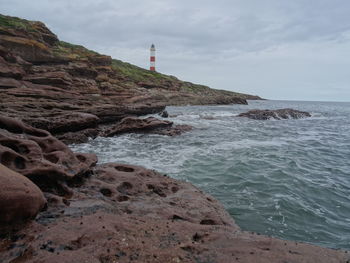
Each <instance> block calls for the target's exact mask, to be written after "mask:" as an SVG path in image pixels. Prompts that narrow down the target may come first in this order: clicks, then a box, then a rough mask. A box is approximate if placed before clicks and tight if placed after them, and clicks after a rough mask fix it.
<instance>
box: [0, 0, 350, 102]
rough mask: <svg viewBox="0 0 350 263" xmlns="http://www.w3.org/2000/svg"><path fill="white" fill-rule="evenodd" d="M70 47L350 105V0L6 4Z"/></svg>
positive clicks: (12, 0)
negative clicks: (152, 59)
mask: <svg viewBox="0 0 350 263" xmlns="http://www.w3.org/2000/svg"><path fill="white" fill-rule="evenodd" d="M0 13H2V14H6V15H12V16H19V17H22V18H26V19H30V20H40V21H43V22H44V23H46V24H47V25H48V27H49V28H50V29H51V30H52V31H53V32H55V33H56V34H57V35H58V36H59V38H60V39H61V40H64V41H68V42H72V43H74V44H81V45H84V46H86V47H88V48H90V49H93V50H96V51H98V52H100V53H103V54H108V55H111V56H112V57H113V58H117V59H121V60H123V61H127V62H130V63H133V64H136V65H138V66H140V67H144V68H148V67H149V62H148V60H149V47H150V45H151V44H152V43H154V44H155V45H156V49H157V70H158V71H160V72H162V73H165V74H170V75H174V76H177V77H178V78H180V79H183V80H188V81H192V82H195V83H201V84H205V85H208V86H210V87H212V88H216V89H227V90H233V91H239V92H244V93H250V94H258V95H260V96H262V97H264V98H269V99H286V100H326V101H350V1H349V0H215V1H214V0H148V1H144V0H143V1H142V0H60V1H53V0H35V1H33V0H0Z"/></svg>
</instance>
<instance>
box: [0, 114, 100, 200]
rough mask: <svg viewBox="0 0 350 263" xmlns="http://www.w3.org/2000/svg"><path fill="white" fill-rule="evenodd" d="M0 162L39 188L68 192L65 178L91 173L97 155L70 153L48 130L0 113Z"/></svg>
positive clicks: (70, 178)
mask: <svg viewBox="0 0 350 263" xmlns="http://www.w3.org/2000/svg"><path fill="white" fill-rule="evenodd" d="M0 162H1V163H2V164H3V165H5V166H7V167H8V168H10V169H12V170H14V171H16V172H18V173H20V174H22V175H24V176H26V177H28V178H29V179H30V180H32V181H33V182H34V183H36V184H37V185H38V186H39V187H40V188H41V189H42V190H46V191H53V192H56V193H59V194H68V193H69V191H68V190H67V188H66V186H65V184H66V182H67V181H74V180H75V179H76V178H77V177H82V176H84V175H86V174H88V173H90V172H91V167H92V166H94V165H95V164H96V162H97V158H96V156H95V155H94V154H81V153H73V152H72V151H71V150H70V149H69V148H68V147H67V146H66V145H65V144H64V143H62V142H61V141H59V140H57V139H56V138H55V137H53V136H52V135H51V134H50V133H49V132H47V131H44V130H40V129H36V128H33V127H31V126H29V125H26V124H24V123H22V122H21V121H19V120H16V119H13V118H9V117H5V116H0Z"/></svg>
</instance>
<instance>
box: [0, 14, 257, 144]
mask: <svg viewBox="0 0 350 263" xmlns="http://www.w3.org/2000/svg"><path fill="white" fill-rule="evenodd" d="M0 90H1V96H0V111H1V113H2V114H4V115H7V116H9V117H15V118H19V119H21V120H22V121H24V122H26V123H28V124H30V125H33V126H34V127H37V128H41V129H45V130H47V131H50V132H51V133H53V134H54V135H57V136H60V137H62V136H63V137H64V136H65V135H64V134H65V133H77V132H78V133H79V134H85V135H81V136H80V140H83V139H84V136H86V135H89V134H90V132H85V131H84V130H86V129H95V128H96V125H97V124H107V123H114V122H118V121H120V120H121V119H123V118H125V117H127V116H140V115H145V114H150V113H158V112H162V111H163V110H164V108H165V106H166V105H187V104H229V103H238V104H246V103H247V102H246V99H247V98H251V97H250V96H249V95H246V94H239V93H233V92H229V91H219V90H213V89H210V88H208V87H206V86H201V85H196V84H192V83H189V82H183V81H180V80H178V79H177V78H175V77H172V76H167V75H163V74H160V73H157V72H150V71H148V70H145V69H142V68H139V67H136V66H134V65H131V64H128V63H124V62H121V61H119V60H113V59H112V58H111V57H109V56H105V55H100V54H98V53H96V52H93V51H90V50H88V49H85V48H84V47H82V46H77V45H72V44H69V43H66V42H63V41H59V39H58V38H57V36H56V35H55V34H53V33H52V32H51V31H50V30H49V29H48V28H47V27H46V26H45V25H44V24H43V23H40V22H33V21H27V20H24V19H20V18H15V17H9V16H3V15H0ZM87 114H90V115H87ZM91 115H94V116H91ZM79 131H81V132H79ZM66 137H67V138H68V137H70V138H74V137H75V136H73V135H72V134H69V135H67V136H66ZM67 141H68V140H67Z"/></svg>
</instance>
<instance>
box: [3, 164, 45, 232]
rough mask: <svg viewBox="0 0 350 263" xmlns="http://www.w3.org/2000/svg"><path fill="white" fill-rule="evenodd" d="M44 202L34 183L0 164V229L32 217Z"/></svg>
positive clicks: (41, 207)
mask: <svg viewBox="0 0 350 263" xmlns="http://www.w3.org/2000/svg"><path fill="white" fill-rule="evenodd" d="M45 204H46V199H45V197H44V195H43V193H42V192H41V191H40V189H39V188H38V187H37V186H36V185H35V184H33V183H32V182H31V181H30V180H29V179H28V178H26V177H24V176H23V175H21V174H19V173H16V172H14V171H12V170H10V169H9V168H7V167H6V166H4V165H2V164H0V229H1V228H3V227H5V226H6V225H9V224H16V223H20V222H22V221H25V220H26V219H30V218H34V217H35V216H36V215H37V214H38V213H39V211H40V210H42V209H43V208H44V206H45ZM0 231H1V230H0Z"/></svg>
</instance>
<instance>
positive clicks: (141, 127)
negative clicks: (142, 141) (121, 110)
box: [100, 117, 193, 137]
mask: <svg viewBox="0 0 350 263" xmlns="http://www.w3.org/2000/svg"><path fill="white" fill-rule="evenodd" d="M192 128H193V127H192V126H190V125H173V122H171V121H164V120H160V119H157V118H154V117H148V118H146V119H140V118H136V117H127V118H124V119H123V120H122V121H121V122H120V123H118V124H117V125H114V126H112V127H111V128H108V129H106V130H105V131H104V132H102V133H101V134H100V135H101V136H106V137H111V136H115V135H120V134H123V133H152V134H160V135H167V136H176V135H180V134H182V133H184V132H188V131H191V130H192Z"/></svg>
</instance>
